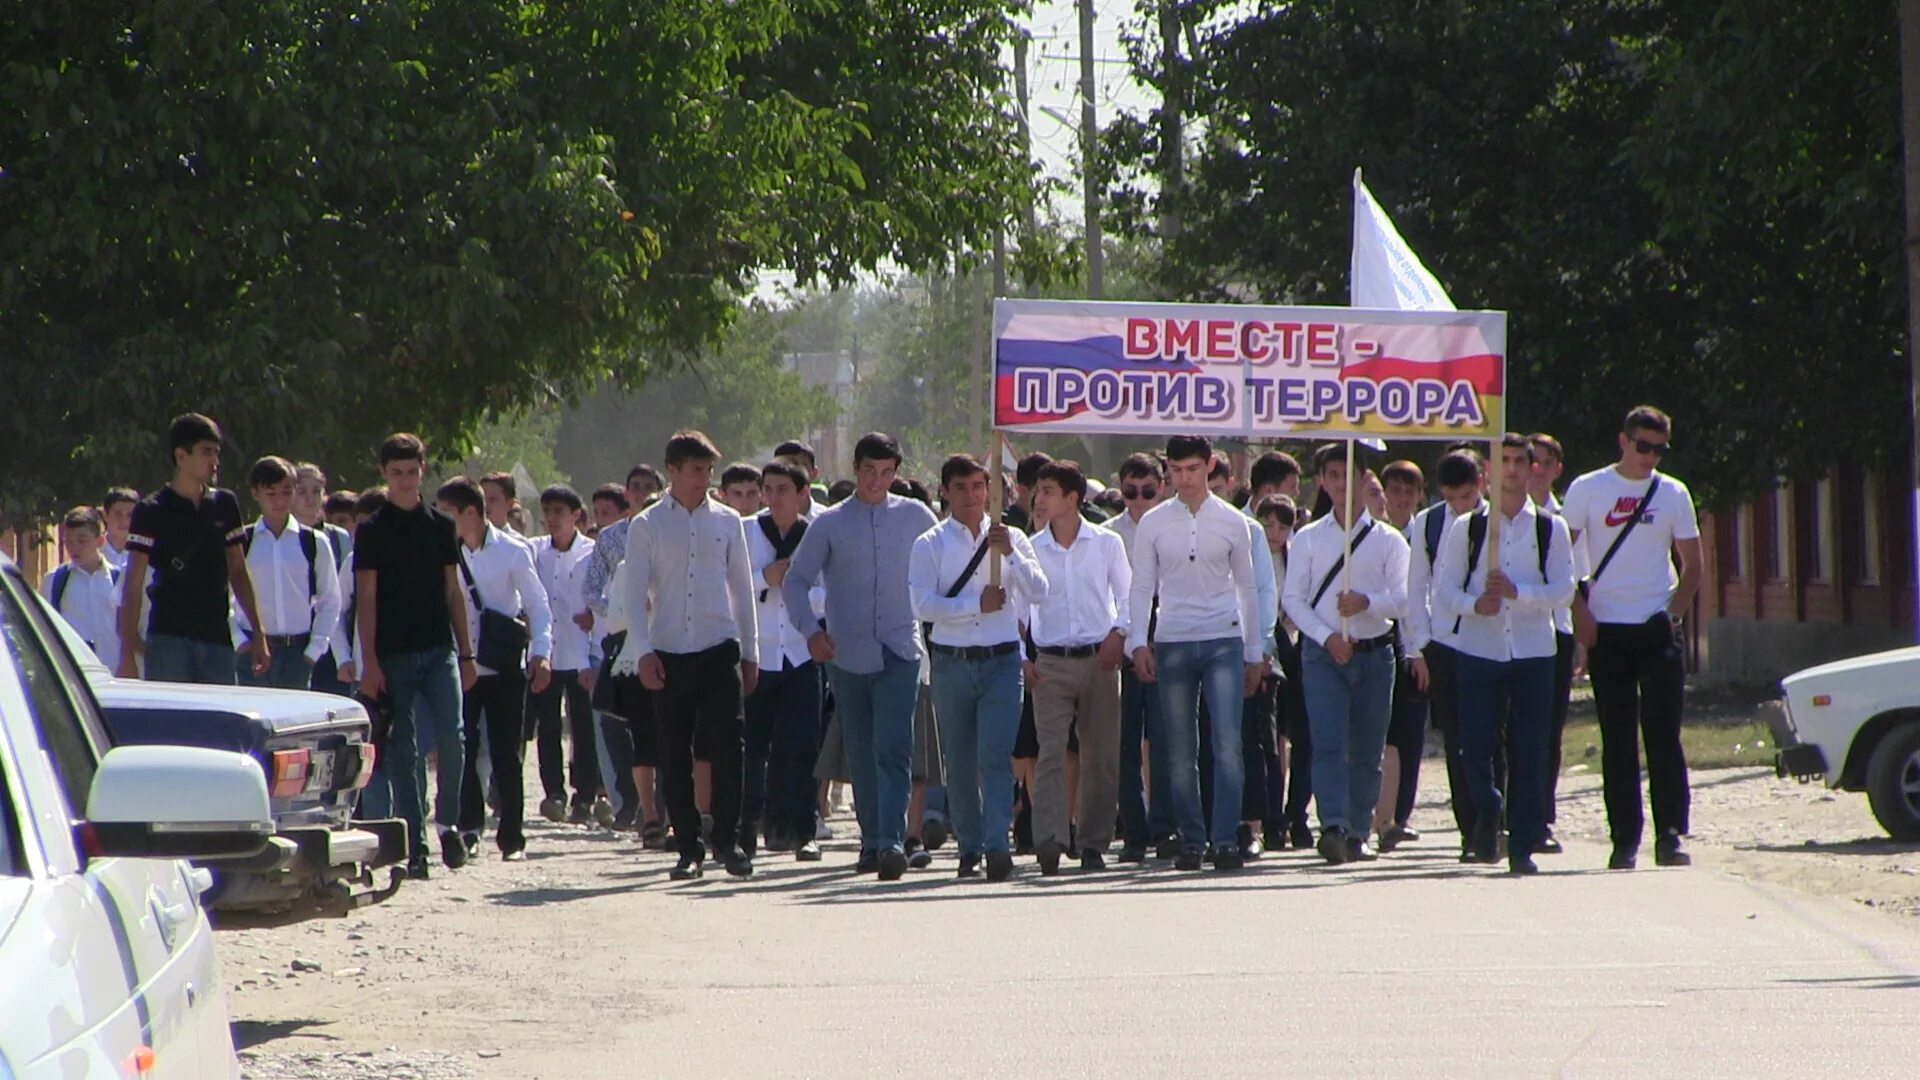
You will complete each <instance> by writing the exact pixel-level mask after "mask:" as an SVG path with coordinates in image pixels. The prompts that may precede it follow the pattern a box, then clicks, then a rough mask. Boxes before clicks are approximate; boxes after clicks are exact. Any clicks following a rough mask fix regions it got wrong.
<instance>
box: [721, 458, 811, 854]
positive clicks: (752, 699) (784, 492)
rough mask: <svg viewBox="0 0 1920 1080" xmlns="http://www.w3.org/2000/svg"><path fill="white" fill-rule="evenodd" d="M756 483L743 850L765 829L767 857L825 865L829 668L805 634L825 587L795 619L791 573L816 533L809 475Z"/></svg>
mask: <svg viewBox="0 0 1920 1080" xmlns="http://www.w3.org/2000/svg"><path fill="white" fill-rule="evenodd" d="M755 487H756V488H757V489H758V490H759V491H760V493H761V495H762V497H763V498H764V500H765V501H766V509H765V510H763V511H761V512H760V513H758V514H756V515H754V516H753V517H751V518H748V519H747V523H746V530H747V558H748V560H749V562H750V563H751V565H752V567H753V577H754V584H756V585H757V586H759V591H758V593H757V594H756V595H757V597H758V600H759V605H760V610H759V616H758V617H759V620H760V685H759V687H758V688H756V689H755V690H754V692H753V693H752V694H751V695H749V696H748V697H747V747H746V776H745V780H744V784H743V787H744V793H743V795H742V796H741V807H742V810H741V815H740V817H741V824H740V846H741V847H742V848H743V849H745V850H746V852H747V853H748V854H749V855H751V854H754V852H755V848H756V847H757V846H758V844H759V840H760V835H761V831H762V830H763V829H764V830H765V835H766V841H767V850H768V851H782V852H784V851H791V852H793V853H794V860H795V861H796V862H818V861H820V843H819V841H818V840H816V839H815V838H814V820H813V814H814V780H813V766H814V762H815V760H816V758H817V757H818V756H819V753H820V709H821V696H822V695H821V689H820V685H821V684H820V667H819V665H817V664H815V663H814V661H813V657H812V656H811V655H810V654H808V652H807V634H806V628H807V627H810V626H817V625H819V616H820V614H821V613H822V612H823V611H824V605H825V601H826V590H824V589H822V588H819V587H818V586H816V587H815V588H814V589H813V590H812V593H811V598H813V599H817V600H818V601H819V603H818V604H816V605H814V606H813V607H812V608H810V609H809V610H808V611H807V612H806V613H805V614H804V615H803V616H801V617H800V618H799V619H793V618H789V617H788V615H787V601H786V595H785V593H784V592H783V590H782V589H781V586H782V585H784V584H786V580H787V568H788V567H790V566H792V565H793V555H794V552H796V551H798V550H799V549H800V542H801V541H802V540H804V539H805V538H806V535H807V521H806V520H805V519H804V518H802V517H801V516H800V511H801V510H802V509H803V508H804V507H806V506H807V505H808V494H807V474H806V472H805V471H804V470H802V469H801V468H800V467H799V466H798V465H794V464H790V463H788V462H785V461H774V462H770V463H769V464H767V465H766V466H765V467H764V468H762V469H761V470H760V473H759V477H758V482H757V483H756V485H755Z"/></svg>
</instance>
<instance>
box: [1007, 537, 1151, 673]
mask: <svg viewBox="0 0 1920 1080" xmlns="http://www.w3.org/2000/svg"><path fill="white" fill-rule="evenodd" d="M1032 542H1033V554H1034V558H1035V559H1037V560H1038V561H1039V563H1040V570H1041V572H1042V573H1044V574H1045V575H1046V578H1047V594H1046V596H1044V597H1042V598H1041V599H1040V600H1038V601H1037V602H1034V603H1032V604H1031V605H1029V607H1030V609H1031V614H1030V616H1029V618H1028V622H1027V625H1028V627H1029V629H1030V630H1031V632H1032V634H1033V643H1034V644H1035V645H1040V646H1045V647H1048V648H1076V647H1079V646H1083V645H1098V644H1100V643H1101V642H1102V641H1105V640H1106V638H1107V635H1108V634H1110V633H1112V632H1113V631H1115V630H1118V631H1120V632H1121V633H1122V634H1124V633H1126V632H1127V628H1128V625H1129V624H1128V622H1127V604H1128V601H1129V600H1130V599H1131V597H1130V596H1129V595H1128V594H1129V593H1131V592H1132V591H1133V567H1132V566H1131V565H1129V564H1128V562H1127V547H1126V544H1125V543H1124V542H1122V541H1121V539H1120V534H1119V533H1116V532H1114V531H1112V530H1110V529H1106V528H1103V527H1101V526H1099V525H1093V524H1090V523H1088V522H1085V521H1082V522H1081V523H1080V528H1079V532H1078V533H1077V534H1076V535H1075V536H1074V538H1073V546H1071V547H1061V546H1060V541H1059V540H1057V539H1055V538H1054V535H1053V530H1052V529H1051V528H1046V529H1041V530H1040V531H1039V532H1038V533H1035V534H1034V536H1033V541H1032Z"/></svg>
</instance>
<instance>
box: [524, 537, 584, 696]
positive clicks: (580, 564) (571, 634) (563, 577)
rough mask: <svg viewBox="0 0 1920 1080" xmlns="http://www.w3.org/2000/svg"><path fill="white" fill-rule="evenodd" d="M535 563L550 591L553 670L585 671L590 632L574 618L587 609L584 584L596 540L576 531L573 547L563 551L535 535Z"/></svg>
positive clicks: (545, 587) (548, 605) (541, 585)
mask: <svg viewBox="0 0 1920 1080" xmlns="http://www.w3.org/2000/svg"><path fill="white" fill-rule="evenodd" d="M530 542H531V543H532V544H533V566H534V569H535V570H537V571H539V573H540V587H541V588H542V589H545V590H546V592H547V608H548V610H550V611H551V612H552V613H553V657H552V659H553V670H555V671H584V670H586V669H587V667H588V666H589V665H588V663H587V653H588V651H589V642H588V641H587V632H586V631H585V630H582V629H580V624H579V623H577V622H574V621H573V618H574V616H576V615H579V614H581V613H582V612H584V611H586V610H587V599H586V596H585V595H584V594H583V593H582V592H581V586H582V585H583V584H584V583H585V582H586V579H587V567H588V566H589V565H590V564H591V563H592V560H593V540H592V539H591V538H589V537H588V536H587V534H585V533H575V534H573V546H572V547H569V548H567V550H565V551H561V550H560V549H559V548H557V547H555V546H554V544H553V537H551V536H536V537H534V538H533V540H532V541H530Z"/></svg>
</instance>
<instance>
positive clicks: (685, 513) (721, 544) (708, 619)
mask: <svg viewBox="0 0 1920 1080" xmlns="http://www.w3.org/2000/svg"><path fill="white" fill-rule="evenodd" d="M626 564H627V580H626V590H627V605H626V606H627V618H628V620H629V621H630V622H631V623H632V630H631V631H630V632H629V633H628V635H627V644H626V648H627V649H629V650H632V652H633V655H634V656H635V657H636V658H637V657H641V656H645V655H647V654H648V653H651V652H666V653H697V652H703V651H705V650H707V649H711V648H713V647H714V646H716V645H719V644H721V643H722V642H726V641H737V642H739V643H740V658H741V659H742V660H745V661H747V662H749V663H753V664H758V663H759V661H758V659H757V657H759V655H760V639H759V636H758V626H759V624H758V622H757V620H756V619H755V616H754V595H755V593H756V592H757V591H758V590H756V589H755V588H754V587H753V567H752V565H751V562H750V561H749V560H748V558H747V535H746V531H745V529H743V528H742V527H741V523H740V515H739V514H737V513H734V511H733V508H732V507H730V506H728V505H726V504H725V503H722V502H716V501H715V500H714V499H713V498H712V497H711V496H709V497H707V498H704V499H702V500H701V502H700V504H699V505H698V506H696V507H694V508H693V509H692V510H688V509H687V508H686V507H685V506H682V505H681V504H680V501H679V500H678V499H675V498H674V497H673V496H672V495H671V494H668V495H665V496H663V497H662V498H661V499H660V501H658V502H656V503H654V504H653V505H652V506H649V507H647V508H646V509H645V510H642V511H641V512H640V514H639V515H638V516H637V517H635V518H634V519H633V524H632V525H630V526H628V528H627V559H626Z"/></svg>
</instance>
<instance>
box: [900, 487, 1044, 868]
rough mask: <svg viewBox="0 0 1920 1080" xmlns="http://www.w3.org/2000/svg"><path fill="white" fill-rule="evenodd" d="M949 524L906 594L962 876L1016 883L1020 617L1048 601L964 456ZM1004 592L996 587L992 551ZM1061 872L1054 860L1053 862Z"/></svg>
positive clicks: (925, 542)
mask: <svg viewBox="0 0 1920 1080" xmlns="http://www.w3.org/2000/svg"><path fill="white" fill-rule="evenodd" d="M940 492H941V495H942V496H944V497H945V499H946V501H947V510H948V513H949V514H950V515H951V516H949V517H948V518H947V520H946V521H943V522H941V523H940V524H938V525H936V526H934V527H933V528H931V529H929V530H927V531H926V532H925V533H923V534H922V535H921V536H920V538H919V539H918V540H915V541H914V543H913V556H912V560H911V562H910V564H909V566H908V569H907V589H908V593H909V595H910V596H911V597H912V600H913V614H914V616H915V617H916V618H918V619H920V620H922V621H924V622H928V623H932V624H933V630H932V632H931V633H930V634H929V635H928V642H927V649H928V651H929V652H931V653H932V654H933V656H932V660H933V687H932V689H933V695H934V697H933V700H934V711H935V713H936V714H937V715H938V716H939V718H940V747H941V750H942V752H943V753H944V754H945V757H946V763H947V812H948V814H949V815H950V816H951V817H952V818H953V831H954V834H955V835H956V836H957V837H958V839H959V842H960V876H961V877H973V876H974V875H976V874H978V873H979V872H980V860H981V858H982V857H983V856H984V857H985V859H986V863H987V880H989V881H1005V880H1007V879H1008V878H1009V877H1012V876H1013V853H1012V851H1011V850H1010V847H1011V845H1010V843H1009V839H1008V830H1009V829H1010V828H1011V827H1012V825H1013V744H1014V740H1015V738H1016V737H1017V736H1018V735H1019V732H1020V695H1021V693H1022V690H1023V683H1022V679H1021V673H1020V662H1021V659H1022V657H1021V654H1020V620H1019V615H1020V613H1023V612H1025V611H1027V610H1029V608H1030V606H1031V605H1032V604H1033V603H1036V602H1038V601H1039V600H1040V599H1042V598H1043V597H1045V596H1046V594H1047V578H1046V575H1045V574H1044V573H1042V572H1041V570H1040V563H1039V562H1038V560H1036V559H1035V558H1034V554H1033V544H1032V542H1031V541H1029V540H1028V539H1027V538H1026V535H1025V534H1024V533H1021V532H1019V531H1018V530H1013V529H1009V528H1007V526H1005V525H992V526H991V527H990V526H989V525H988V522H987V470H986V468H985V466H982V465H981V464H980V462H978V461H977V460H975V459H974V458H973V457H972V456H970V455H967V454H955V455H953V456H952V457H949V458H947V460H946V461H945V462H944V463H942V464H941V466H940ZM996 551H997V552H998V553H999V554H1000V556H1001V557H1002V558H1005V559H1006V560H1007V567H1006V570H1007V575H1008V584H1007V585H1004V586H1003V585H994V584H991V577H992V572H991V571H990V570H989V568H988V563H989V561H990V559H991V554H990V553H991V552H996ZM1056 863H1057V857H1056Z"/></svg>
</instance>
